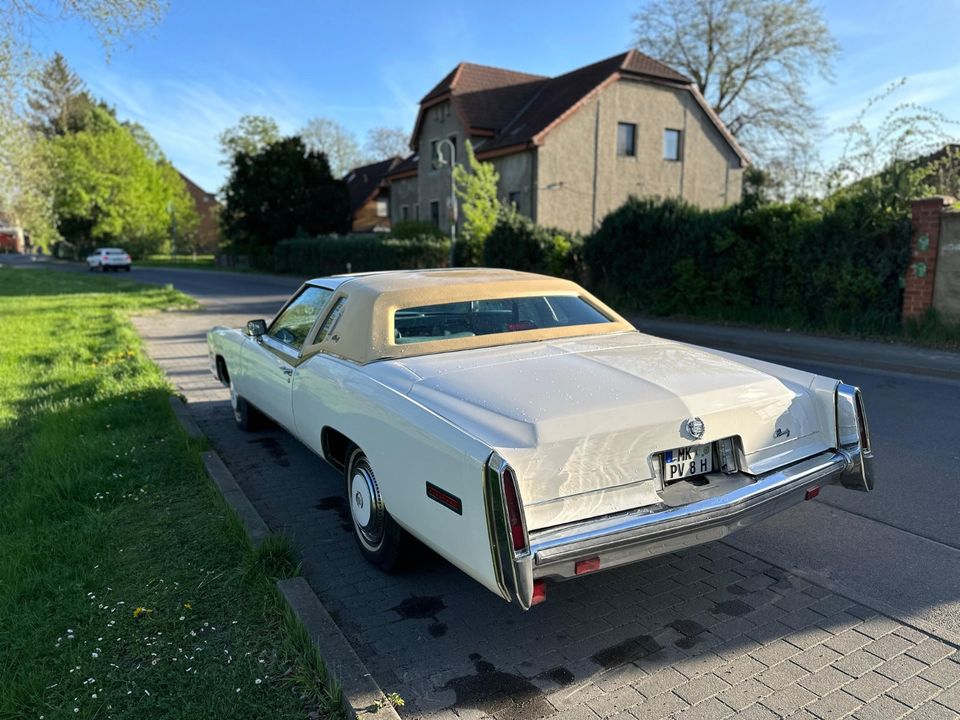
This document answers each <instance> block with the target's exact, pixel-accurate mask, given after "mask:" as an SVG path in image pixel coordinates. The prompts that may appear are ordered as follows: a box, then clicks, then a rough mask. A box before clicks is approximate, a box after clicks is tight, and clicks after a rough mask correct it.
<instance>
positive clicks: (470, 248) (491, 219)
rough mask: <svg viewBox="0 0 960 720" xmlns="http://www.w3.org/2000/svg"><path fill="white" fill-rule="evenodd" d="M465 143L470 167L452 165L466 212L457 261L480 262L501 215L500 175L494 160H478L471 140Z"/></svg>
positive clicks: (461, 263) (472, 263)
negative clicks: (498, 192) (487, 241)
mask: <svg viewBox="0 0 960 720" xmlns="http://www.w3.org/2000/svg"><path fill="white" fill-rule="evenodd" d="M465 145H466V149H467V167H466V168H465V167H464V166H463V165H460V164H458V165H456V166H454V168H453V182H454V184H455V188H456V193H457V197H459V198H460V202H461V206H460V207H461V210H462V211H463V245H464V247H463V248H460V253H459V255H460V257H459V258H458V260H457V264H458V265H478V264H479V263H480V261H481V260H482V257H483V243H484V241H485V240H486V239H487V236H488V235H490V233H491V232H492V231H493V228H494V226H495V225H496V224H497V219H498V218H499V216H500V200H499V199H498V198H497V182H498V181H499V180H500V175H499V174H497V171H496V170H495V169H494V167H493V164H492V163H486V162H481V161H480V160H477V156H476V154H475V153H474V152H473V144H472V143H471V142H470V141H469V140H467V142H466V143H465ZM468 168H469V169H468ZM459 244H460V243H458V245H459Z"/></svg>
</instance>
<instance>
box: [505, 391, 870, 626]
mask: <svg viewBox="0 0 960 720" xmlns="http://www.w3.org/2000/svg"><path fill="white" fill-rule="evenodd" d="M837 407H838V427H839V432H838V436H839V439H840V443H839V444H840V449H838V450H831V451H828V452H824V453H821V454H819V455H816V456H814V457H810V458H807V459H805V460H802V461H800V462H797V463H794V464H791V465H788V466H785V467H782V468H779V469H777V470H775V471H772V472H769V473H766V474H764V475H759V476H748V475H741V478H742V479H743V481H744V482H743V483H742V484H741V485H740V486H739V487H738V488H737V489H735V490H732V491H730V492H727V493H725V494H723V495H717V496H714V497H710V498H706V499H703V500H700V501H697V502H692V503H689V504H687V505H683V506H679V507H669V506H667V505H665V504H658V505H652V506H647V507H642V508H636V509H634V510H630V511H628V512H623V513H617V514H614V515H606V516H602V517H597V518H591V519H589V520H585V521H579V522H575V523H570V524H567V525H561V526H557V527H552V528H547V529H544V530H540V531H534V532H531V533H529V536H528V538H529V543H528V547H527V548H526V549H525V550H524V551H522V552H513V551H512V548H511V547H510V546H509V536H508V534H506V533H505V531H504V530H505V529H504V528H503V527H502V523H497V522H496V521H497V520H498V518H500V517H502V514H500V513H498V512H494V513H493V514H492V515H491V521H492V525H493V527H494V528H497V526H498V525H500V528H499V530H497V531H495V532H494V536H493V537H494V542H493V548H492V549H493V550H494V558H495V560H496V561H497V562H498V564H499V568H497V569H498V580H499V581H500V586H501V591H502V594H503V596H504V597H505V598H506V599H507V600H510V601H511V602H516V603H517V604H519V605H520V606H521V607H522V608H524V609H528V608H529V607H530V606H531V605H532V604H533V596H534V583H535V581H538V580H542V579H548V578H549V579H561V580H562V579H566V578H571V577H574V576H576V575H577V574H578V573H577V563H578V562H579V561H581V560H591V561H593V562H591V564H590V567H591V568H596V567H597V561H599V569H609V568H612V567H617V566H619V565H625V564H627V563H632V562H636V561H638V560H644V559H646V558H651V557H655V556H657V555H663V554H665V553H671V552H676V551H677V550H681V549H683V548H687V547H691V546H694V545H701V544H703V543H707V542H711V541H714V540H718V539H720V538H723V537H725V536H727V535H729V534H730V533H732V532H735V531H736V530H740V529H741V528H744V527H747V526H749V525H752V524H753V523H756V522H759V521H761V520H763V519H765V518H768V517H770V516H771V515H774V514H776V513H778V512H780V511H782V510H785V509H787V508H789V507H790V506H792V505H796V504H797V503H801V502H803V501H804V500H806V499H810V498H812V497H814V496H815V495H816V493H817V492H819V489H820V488H821V487H823V486H825V485H833V484H842V485H843V486H845V487H848V488H852V489H858V490H870V489H872V487H873V473H872V452H871V449H870V444H869V434H868V432H867V428H866V418H865V416H864V415H863V407H862V401H861V400H860V395H859V391H858V390H857V389H856V388H852V387H849V386H844V385H841V386H840V388H839V389H838V403H837ZM861 428H862V433H861V432H860V429H861ZM851 429H852V430H853V432H849V431H850V430H851ZM492 460H493V459H492ZM498 460H499V459H498ZM500 462H502V461H500ZM495 476H496V473H495V472H494V473H488V485H487V490H488V502H492V506H493V507H495V508H496V507H497V506H498V505H499V503H500V498H499V496H498V493H497V487H498V486H497V484H496V482H495Z"/></svg>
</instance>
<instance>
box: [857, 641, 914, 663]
mask: <svg viewBox="0 0 960 720" xmlns="http://www.w3.org/2000/svg"><path fill="white" fill-rule="evenodd" d="M912 647H915V645H914V644H913V643H912V642H910V641H909V640H905V639H904V638H902V637H899V636H898V635H884V636H883V637H882V638H880V639H879V640H874V641H873V642H871V643H868V644H867V645H864V646H863V649H864V650H866V651H867V652H868V653H870V654H871V655H876V656H877V657H880V658H883V659H884V660H889V659H890V658H892V657H895V656H897V655H899V654H900V653H902V652H905V651H906V650H909V649H910V648H912Z"/></svg>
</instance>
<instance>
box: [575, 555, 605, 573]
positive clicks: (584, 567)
mask: <svg viewBox="0 0 960 720" xmlns="http://www.w3.org/2000/svg"><path fill="white" fill-rule="evenodd" d="M599 569H600V558H598V557H593V558H587V559H586V560H577V562H575V563H574V564H573V572H574V574H575V575H586V574H587V573H592V572H596V571H597V570H599Z"/></svg>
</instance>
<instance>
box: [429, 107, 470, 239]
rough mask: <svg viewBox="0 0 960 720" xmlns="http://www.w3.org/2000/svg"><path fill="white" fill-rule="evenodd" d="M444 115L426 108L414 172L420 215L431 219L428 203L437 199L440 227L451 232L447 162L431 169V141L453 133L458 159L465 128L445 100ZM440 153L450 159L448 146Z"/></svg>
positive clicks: (462, 155) (463, 157)
mask: <svg viewBox="0 0 960 720" xmlns="http://www.w3.org/2000/svg"><path fill="white" fill-rule="evenodd" d="M443 107H444V108H445V112H444V113H443V119H442V120H438V119H437V117H436V112H435V110H436V108H429V109H427V110H426V111H425V113H424V118H423V126H422V127H421V129H420V137H419V140H418V142H419V147H418V151H419V153H420V167H419V170H418V174H417V183H418V191H419V196H420V219H421V220H426V221H429V220H430V203H431V201H436V202H437V203H439V207H440V229H441V230H443V231H444V232H447V233H449V232H450V203H449V199H450V182H451V178H450V165H449V164H448V165H444V166H442V167H439V168H437V169H436V170H435V169H433V162H432V158H431V157H430V141H431V140H443V139H445V138H449V137H451V136H455V137H456V145H457V158H456V159H457V162H462V161H463V160H464V159H465V158H466V151H465V150H464V145H463V141H464V137H465V135H464V129H463V126H462V125H461V124H460V121H459V120H458V119H457V116H456V113H454V112H452V110H451V108H450V103H449V102H447V103H444V104H443ZM442 152H443V157H444V159H446V160H449V148H446V147H445V148H444V149H443V151H442Z"/></svg>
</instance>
